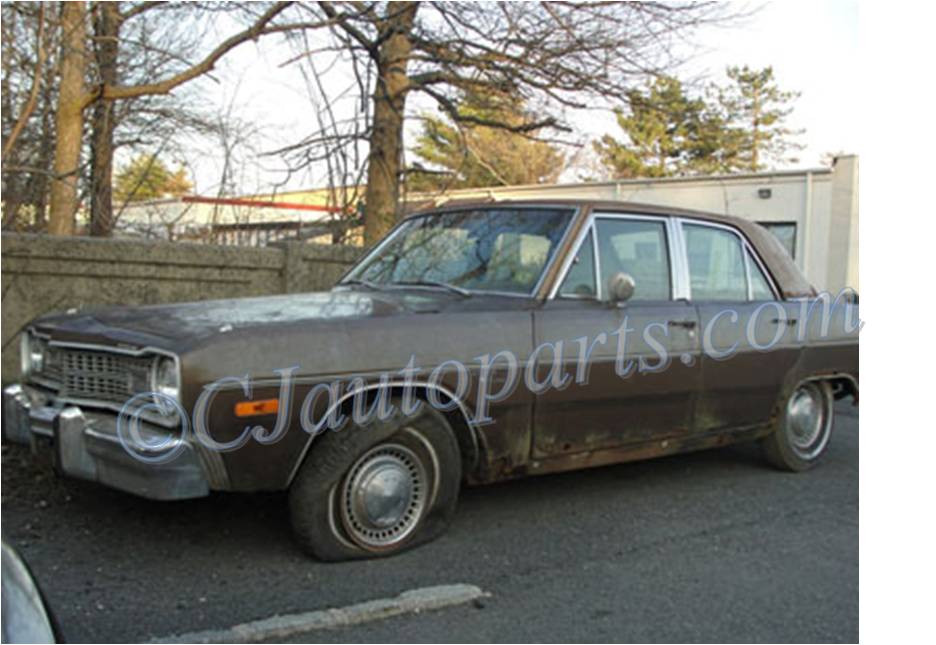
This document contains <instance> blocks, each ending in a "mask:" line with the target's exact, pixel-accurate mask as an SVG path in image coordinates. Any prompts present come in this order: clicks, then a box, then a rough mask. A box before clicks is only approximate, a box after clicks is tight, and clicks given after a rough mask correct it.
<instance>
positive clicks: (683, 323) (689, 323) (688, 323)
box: [666, 320, 696, 329]
mask: <svg viewBox="0 0 936 645" xmlns="http://www.w3.org/2000/svg"><path fill="white" fill-rule="evenodd" d="M666 324H667V325H669V326H670V327H682V328H683V329H695V328H696V321H694V320H668V321H666Z"/></svg>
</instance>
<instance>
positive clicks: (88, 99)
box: [84, 2, 292, 106]
mask: <svg viewBox="0 0 936 645" xmlns="http://www.w3.org/2000/svg"><path fill="white" fill-rule="evenodd" d="M291 4H292V2H277V3H276V4H275V5H273V6H272V7H271V8H270V9H268V10H267V11H266V12H265V13H264V14H263V15H262V16H260V17H259V18H258V19H257V21H256V22H254V24H253V25H251V26H250V27H249V28H248V29H245V30H244V31H242V32H240V33H239V34H236V35H234V36H231V37H230V38H228V39H227V40H225V41H224V42H222V43H221V44H220V45H218V46H217V47H215V48H214V50H212V52H211V53H210V54H208V55H207V56H206V57H205V58H204V59H203V60H202V61H201V62H200V63H198V64H196V65H193V66H192V67H189V68H188V69H186V70H184V71H182V72H179V73H178V74H176V75H175V76H172V77H170V78H167V79H165V80H163V81H159V82H157V83H146V84H143V85H132V86H110V85H105V86H103V87H100V88H98V89H97V91H95V92H90V93H87V94H86V96H85V97H84V105H85V106H87V105H89V104H91V103H92V102H94V101H95V100H96V99H98V98H104V99H110V100H113V99H129V98H136V97H138V96H144V95H152V94H168V93H169V92H171V91H172V90H173V89H175V88H176V87H178V86H179V85H182V84H183V83H185V82H187V81H190V80H192V79H193V78H197V77H199V76H202V75H203V74H207V73H208V72H210V71H211V70H213V69H214V66H215V64H216V63H217V62H218V60H220V59H221V57H222V56H224V55H225V54H227V53H228V52H229V51H231V50H232V49H234V48H235V47H237V46H238V45H240V44H242V43H244V42H246V41H248V40H253V39H255V38H257V37H259V36H260V35H262V34H263V33H264V31H265V30H266V29H267V25H268V24H269V23H270V22H271V21H272V20H273V19H274V18H275V17H276V16H278V15H279V14H280V13H282V12H283V10H285V9H286V8H287V7H288V6H289V5H291Z"/></svg>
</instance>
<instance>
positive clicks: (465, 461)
mask: <svg viewBox="0 0 936 645" xmlns="http://www.w3.org/2000/svg"><path fill="white" fill-rule="evenodd" d="M387 389H388V390H389V393H390V398H391V399H395V398H402V397H403V395H404V393H405V391H406V389H405V388H404V387H403V386H398V385H391V386H389V387H388V388H387ZM380 391H381V388H374V389H371V390H365V391H364V392H363V395H364V406H365V409H370V406H371V404H372V403H373V402H374V400H375V399H376V398H377V396H378V394H379V393H380ZM412 392H413V396H414V398H416V399H418V400H419V401H421V402H422V404H423V405H429V406H432V404H431V403H430V401H429V387H428V386H427V385H419V384H414V385H413V386H412ZM436 392H437V395H438V396H437V401H438V402H439V403H442V404H443V405H445V406H446V407H447V406H449V405H450V404H453V403H456V401H455V399H454V398H453V397H452V396H451V395H450V394H448V393H446V392H445V391H444V390H436ZM353 405H354V396H349V397H348V398H346V399H345V400H344V401H342V403H341V405H340V406H339V409H340V411H341V412H342V413H344V414H345V415H346V416H347V417H348V418H349V419H350V418H351V414H352V408H353ZM438 412H439V414H441V415H442V416H444V417H445V420H446V421H448V424H449V426H451V428H452V432H454V433H455V439H456V440H457V441H458V450H459V453H460V454H461V460H462V475H463V477H468V476H469V475H471V474H472V473H474V472H475V470H476V469H477V468H478V465H479V463H480V460H481V450H482V446H481V442H480V438H479V437H478V435H477V433H476V432H475V430H474V429H473V428H472V426H471V423H470V421H469V419H468V418H467V416H466V415H467V413H468V412H467V410H465V409H463V408H462V406H461V405H455V406H454V407H453V409H451V410H447V411H443V410H438Z"/></svg>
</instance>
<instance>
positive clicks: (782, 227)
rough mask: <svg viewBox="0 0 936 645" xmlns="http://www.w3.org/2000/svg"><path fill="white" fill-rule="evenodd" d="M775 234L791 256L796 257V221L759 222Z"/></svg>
mask: <svg viewBox="0 0 936 645" xmlns="http://www.w3.org/2000/svg"><path fill="white" fill-rule="evenodd" d="M758 224H760V225H761V226H763V227H764V228H766V229H767V230H768V231H770V232H771V233H773V234H774V237H776V238H777V239H778V240H780V244H782V245H783V248H785V249H786V250H787V253H789V254H790V257H791V258H794V259H795V258H796V222H758Z"/></svg>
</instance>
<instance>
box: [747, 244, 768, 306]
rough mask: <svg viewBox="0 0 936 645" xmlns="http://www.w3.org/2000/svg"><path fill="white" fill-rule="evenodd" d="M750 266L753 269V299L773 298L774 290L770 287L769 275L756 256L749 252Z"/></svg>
mask: <svg viewBox="0 0 936 645" xmlns="http://www.w3.org/2000/svg"><path fill="white" fill-rule="evenodd" d="M747 259H748V267H750V270H751V299H752V300H773V299H774V292H773V290H771V288H770V282H768V281H767V276H765V275H764V272H763V271H761V268H760V266H759V265H758V264H757V261H756V260H755V259H754V257H753V256H752V255H751V254H750V253H749V252H748V253H747Z"/></svg>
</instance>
